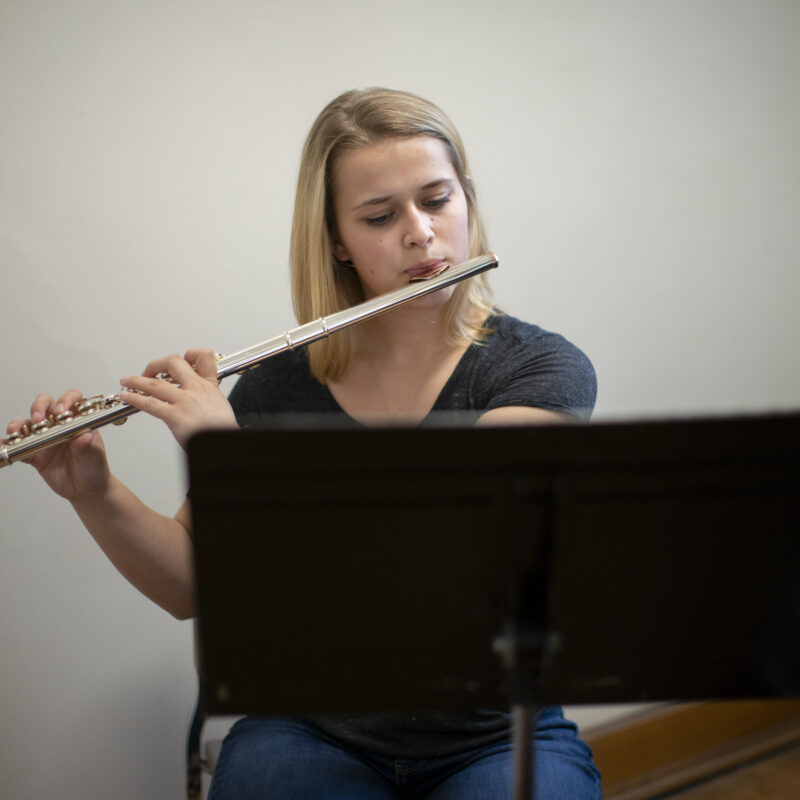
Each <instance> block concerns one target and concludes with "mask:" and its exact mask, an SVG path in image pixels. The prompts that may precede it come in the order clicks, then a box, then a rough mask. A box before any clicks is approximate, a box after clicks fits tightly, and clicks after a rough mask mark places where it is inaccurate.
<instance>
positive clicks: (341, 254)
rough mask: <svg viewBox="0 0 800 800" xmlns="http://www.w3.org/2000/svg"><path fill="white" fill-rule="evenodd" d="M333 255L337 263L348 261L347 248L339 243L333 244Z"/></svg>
mask: <svg viewBox="0 0 800 800" xmlns="http://www.w3.org/2000/svg"><path fill="white" fill-rule="evenodd" d="M333 254H334V255H335V256H336V259H337V261H349V260H350V253H348V252H347V248H346V247H345V246H344V245H343V244H342V243H341V242H334V243H333Z"/></svg>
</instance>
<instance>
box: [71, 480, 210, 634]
mask: <svg viewBox="0 0 800 800" xmlns="http://www.w3.org/2000/svg"><path fill="white" fill-rule="evenodd" d="M72 505H73V507H74V508H75V511H76V512H77V513H78V516H79V517H80V519H81V521H82V522H83V524H84V525H85V526H86V528H87V529H88V531H89V533H91V535H92V536H93V537H94V539H95V541H96V542H97V543H98V544H99V545H100V547H101V549H102V550H103V552H104V553H105V554H106V555H107V556H108V558H109V559H110V560H111V562H112V563H113V564H114V566H115V567H116V568H117V569H118V570H119V572H120V573H121V574H122V575H123V576H124V577H125V578H127V580H128V581H130V582H131V583H132V584H133V585H134V586H135V587H136V588H137V589H138V590H139V591H140V592H142V593H143V594H144V595H146V596H147V597H149V598H150V599H151V600H152V601H153V602H155V603H157V604H158V605H159V606H161V607H162V608H164V609H166V610H167V611H169V612H170V613H171V614H173V615H174V616H175V617H177V618H178V619H187V618H189V617H191V616H193V615H194V589H193V567H192V563H193V562H192V540H191V535H190V533H189V524H190V519H189V506H188V502H187V503H184V505H183V506H182V507H181V509H180V510H179V511H178V513H177V514H176V515H175V517H167V516H164V515H162V514H159V513H157V512H156V511H154V510H153V509H151V508H149V507H148V506H146V505H145V504H144V503H143V502H142V501H141V500H140V499H139V498H138V497H137V496H136V495H135V494H133V492H131V490H130V489H128V487H127V486H125V485H124V484H123V483H122V482H121V481H119V480H118V479H117V478H115V477H113V476H112V477H111V478H110V480H109V483H108V488H107V490H106V491H105V492H103V493H102V495H99V496H93V497H91V498H89V499H82V500H72Z"/></svg>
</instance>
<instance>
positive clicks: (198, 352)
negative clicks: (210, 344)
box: [183, 347, 217, 383]
mask: <svg viewBox="0 0 800 800" xmlns="http://www.w3.org/2000/svg"><path fill="white" fill-rule="evenodd" d="M183 357H184V358H185V359H186V361H187V363H189V364H191V365H192V367H193V368H194V371H195V372H196V373H197V374H198V375H199V376H200V377H201V378H205V379H206V380H207V381H214V382H215V383H216V382H217V355H216V353H215V352H214V351H213V350H209V349H208V348H206V347H193V348H191V349H190V350H187V351H186V353H185V354H184V356H183Z"/></svg>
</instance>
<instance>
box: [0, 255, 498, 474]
mask: <svg viewBox="0 0 800 800" xmlns="http://www.w3.org/2000/svg"><path fill="white" fill-rule="evenodd" d="M497 266H498V260H497V256H496V255H495V254H494V253H488V254H487V255H483V256H478V258H473V259H470V260H469V261H465V262H464V263H463V264H459V265H458V266H455V267H446V268H445V269H444V270H442V271H440V272H438V273H436V274H434V275H433V276H431V277H429V278H422V279H417V280H415V281H412V282H411V283H409V284H408V286H404V287H402V288H401V289H395V290H394V291H392V292H387V293H386V294H382V295H379V296H378V297H373V298H372V299H370V300H365V301H364V302H363V303H359V304H358V305H355V306H352V307H351V308H346V309H344V310H343V311H337V312H334V313H333V314H330V315H328V316H324V317H320V318H319V319H316V320H314V321H313V322H307V323H306V324H305V325H300V326H298V327H297V328H292V329H291V330H288V331H285V332H284V333H281V334H279V335H278V336H274V337H273V338H272V339H267V340H266V341H263V342H260V343H259V344H256V345H253V346H252V347H248V348H246V349H244V350H239V351H238V352H236V353H233V354H231V355H229V356H220V357H219V358H218V361H217V379H218V380H220V381H221V380H222V379H223V378H227V377H228V376H230V375H236V374H238V373H240V372H244V370H246V369H250V368H251V367H255V366H257V365H258V364H260V363H261V362H262V361H266V360H267V359H268V358H272V356H276V355H279V354H280V353H283V352H285V351H286V350H294V349H295V348H298V347H305V346H306V345H307V344H311V343H312V342H316V341H318V340H319V339H324V338H325V337H327V336H330V335H331V334H332V333H335V332H336V331H339V330H342V329H343V328H347V327H349V326H350V325H357V324H358V323H360V322H364V321H366V320H368V319H371V318H372V317H376V316H378V315H380V314H383V313H385V312H386V311H389V310H390V309H392V308H396V307H397V306H400V305H403V304H404V303H409V302H411V301H412V300H416V299H417V298H418V297H422V296H424V295H426V294H431V293H432V292H436V291H439V289H444V288H445V287H446V286H450V285H452V284H454V283H458V282H459V281H463V280H465V279H466V278H471V277H473V276H475V275H478V274H479V273H481V272H485V271H486V270H488V269H493V268H495V267H497ZM164 377H165V378H166V379H169V376H164ZM138 410H139V409H137V408H134V407H133V406H129V405H128V404H127V403H123V402H122V400H120V398H119V395H118V394H110V395H102V394H98V395H94V396H93V397H83V398H81V399H80V400H78V402H77V403H75V404H74V405H73V406H72V408H70V409H69V410H67V411H65V412H64V413H63V414H59V415H57V416H50V417H47V418H45V419H43V420H42V421H41V422H37V423H36V424H35V425H30V426H28V425H25V426H23V428H22V429H21V430H19V431H17V432H16V433H14V434H11V435H10V436H9V437H8V438H6V439H5V440H3V441H2V442H1V443H0V467H5V466H8V465H9V464H13V463H14V462H15V461H19V460H20V459H23V458H27V457H29V456H32V455H33V454H34V453H38V452H39V451H40V450H45V449H46V448H48V447H54V446H55V445H57V444H61V443H63V442H65V441H67V440H68V439H72V438H73V437H75V436H78V435H79V434H81V433H83V432H84V431H88V430H94V429H95V428H100V427H102V426H103V425H109V424H113V425H122V423H123V422H126V421H127V419H128V417H129V416H130V415H131V414H135V413H136V412H137V411H138Z"/></svg>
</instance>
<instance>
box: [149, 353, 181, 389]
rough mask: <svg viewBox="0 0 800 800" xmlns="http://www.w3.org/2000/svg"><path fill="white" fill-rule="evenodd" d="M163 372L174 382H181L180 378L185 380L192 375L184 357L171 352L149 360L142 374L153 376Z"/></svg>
mask: <svg viewBox="0 0 800 800" xmlns="http://www.w3.org/2000/svg"><path fill="white" fill-rule="evenodd" d="M164 373H166V374H168V375H169V376H170V377H171V378H172V379H173V381H175V382H176V383H181V382H182V379H183V380H186V379H187V378H190V377H191V376H192V375H194V370H193V369H192V368H191V366H190V365H189V364H188V363H187V362H186V359H184V358H181V357H180V356H179V355H177V354H175V353H173V354H172V355H168V356H163V357H162V358H157V359H155V361H151V362H150V363H149V364H148V365H147V366H146V367H145V368H144V371H143V372H142V375H143V376H144V377H145V378H155V377H156V376H157V375H163V374H164Z"/></svg>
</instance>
